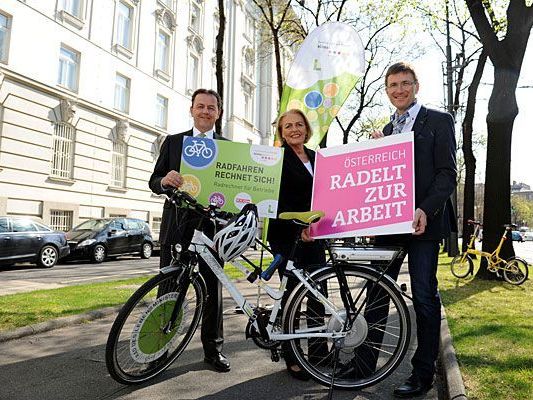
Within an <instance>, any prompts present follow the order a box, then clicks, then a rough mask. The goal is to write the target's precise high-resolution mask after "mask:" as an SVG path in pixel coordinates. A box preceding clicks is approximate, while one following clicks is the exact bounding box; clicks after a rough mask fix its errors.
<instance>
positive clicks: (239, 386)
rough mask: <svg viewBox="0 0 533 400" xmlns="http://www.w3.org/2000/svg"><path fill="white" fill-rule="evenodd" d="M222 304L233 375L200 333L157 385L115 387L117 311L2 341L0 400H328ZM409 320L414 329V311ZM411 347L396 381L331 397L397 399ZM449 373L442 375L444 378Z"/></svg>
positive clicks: (441, 387)
mask: <svg viewBox="0 0 533 400" xmlns="http://www.w3.org/2000/svg"><path fill="white" fill-rule="evenodd" d="M408 279H409V278H408V274H407V271H406V270H402V273H401V276H400V282H404V281H408ZM239 288H242V289H243V292H244V293H246V294H247V297H249V298H251V299H252V301H254V302H255V299H256V294H257V290H256V289H255V288H254V287H252V286H251V285H247V284H246V282H241V283H239ZM267 298H268V297H266V296H263V297H262V302H263V301H265V302H268V301H267ZM224 305H225V306H226V307H227V310H226V311H225V317H224V329H225V338H226V339H225V346H224V352H225V353H226V355H227V356H228V357H229V358H230V360H231V363H232V370H231V372H229V373H224V374H221V373H216V372H214V371H212V370H211V369H210V368H209V367H208V366H207V365H206V364H204V363H203V362H202V359H203V352H202V349H201V343H200V338H199V333H197V334H196V335H195V337H194V338H193V340H192V342H191V344H190V345H189V347H188V349H187V350H186V351H185V353H184V354H183V355H182V357H180V358H179V359H178V360H177V361H176V362H175V363H174V364H173V365H172V366H171V367H170V368H169V369H168V370H167V371H166V372H165V373H163V374H162V375H161V376H160V377H159V378H157V379H154V380H153V381H152V382H150V383H149V384H146V385H141V386H133V387H128V386H123V385H120V384H118V383H116V382H115V381H113V380H112V379H111V378H110V377H109V375H108V373H107V370H106V367H105V362H104V352H105V342H106V339H107V335H108V333H109V329H110V326H111V324H112V322H113V319H114V317H115V315H116V312H114V311H113V312H111V311H110V313H109V315H107V316H105V317H104V318H101V319H98V320H95V321H92V322H89V323H85V324H82V325H70V326H66V327H63V328H60V329H54V330H50V331H44V332H42V333H38V334H35V335H31V336H23V337H20V338H18V339H14V340H9V341H3V342H2V341H1V337H0V354H1V355H2V356H1V357H0V399H10V400H18V399H20V400H22V399H74V398H75V399H77V400H85V399H87V400H89V399H90V400H93V399H154V400H158V399H217V400H218V399H221V400H225V399H228V400H230V399H232V400H233V399H257V400H262V399H264V400H267V399H268V400H274V399H280V400H281V399H302V400H314V399H326V398H327V388H325V387H323V386H320V385H318V384H316V383H314V382H313V381H308V382H301V381H297V380H294V379H292V378H290V377H289V376H288V374H287V373H286V372H285V370H284V364H283V362H280V363H273V362H271V361H270V353H269V352H267V351H265V350H261V349H259V348H257V347H256V346H255V345H254V344H253V342H252V341H251V340H246V339H245V337H244V327H245V325H246V318H244V317H243V316H242V315H240V314H236V313H235V312H234V309H233V301H232V300H231V299H230V298H229V297H228V296H227V294H226V297H225V302H224ZM409 305H410V308H411V309H412V305H411V304H410V303H409ZM411 314H412V320H413V323H414V320H415V319H414V315H413V313H412V310H411ZM100 316H101V315H100ZM54 326H57V322H56V325H54ZM413 335H414V331H413ZM0 336H1V335H0ZM4 339H5V335H4ZM414 341H415V338H414V337H412V338H411V346H410V350H409V352H408V354H407V356H406V357H405V359H404V361H403V362H402V364H401V366H400V367H399V368H398V369H397V370H396V371H395V373H394V374H393V375H392V376H390V377H388V378H387V379H386V380H384V381H383V382H380V383H379V384H377V385H375V386H373V387H370V388H367V389H364V390H361V391H357V392H355V391H335V392H334V398H335V399H357V400H362V399H369V400H370V399H372V400H374V399H375V400H378V399H379V400H387V399H393V397H392V390H393V389H394V388H395V387H396V386H398V385H399V384H401V383H402V382H403V381H404V380H405V378H406V377H407V376H408V375H409V372H410V363H409V360H410V358H411V355H412V352H413V348H414ZM452 350H453V348H452ZM446 368H447V367H446V366H445V367H444V368H441V370H442V371H443V372H446ZM461 382H462V381H461ZM444 391H445V383H444V382H443V381H442V380H440V379H439V380H437V382H436V385H435V387H434V388H433V389H432V390H431V391H430V392H429V393H428V394H427V395H426V396H425V397H419V399H432V400H436V399H445V398H447V397H446V396H445V395H444V394H443V393H444Z"/></svg>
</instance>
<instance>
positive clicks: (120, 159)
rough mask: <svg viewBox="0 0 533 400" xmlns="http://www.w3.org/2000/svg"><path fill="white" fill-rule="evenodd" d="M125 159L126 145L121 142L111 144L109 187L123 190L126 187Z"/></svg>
mask: <svg viewBox="0 0 533 400" xmlns="http://www.w3.org/2000/svg"><path fill="white" fill-rule="evenodd" d="M126 157H127V145H126V143H125V142H124V141H122V140H117V141H115V142H113V150H112V152H111V183H110V184H111V186H112V187H116V188H124V187H125V186H126Z"/></svg>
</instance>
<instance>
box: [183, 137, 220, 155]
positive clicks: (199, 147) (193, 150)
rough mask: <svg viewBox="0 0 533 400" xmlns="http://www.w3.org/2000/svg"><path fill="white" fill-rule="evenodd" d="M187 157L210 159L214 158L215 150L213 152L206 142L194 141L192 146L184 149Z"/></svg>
mask: <svg viewBox="0 0 533 400" xmlns="http://www.w3.org/2000/svg"><path fill="white" fill-rule="evenodd" d="M184 152H185V155H186V156H189V157H192V156H195V157H202V158H205V159H210V158H211V157H212V156H213V150H211V149H210V148H209V147H207V145H206V144H205V142H204V141H199V140H193V141H192V144H190V145H189V146H186V147H185V149H184Z"/></svg>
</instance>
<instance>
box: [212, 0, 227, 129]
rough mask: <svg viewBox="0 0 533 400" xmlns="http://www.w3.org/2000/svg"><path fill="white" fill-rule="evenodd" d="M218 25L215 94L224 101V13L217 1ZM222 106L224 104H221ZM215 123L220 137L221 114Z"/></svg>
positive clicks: (219, 2)
mask: <svg viewBox="0 0 533 400" xmlns="http://www.w3.org/2000/svg"><path fill="white" fill-rule="evenodd" d="M218 13H219V25H218V32H217V37H216V39H217V48H216V52H215V56H216V65H215V76H216V78H217V92H218V94H219V95H220V98H221V99H222V100H224V32H225V30H226V14H225V12H224V0H218ZM222 104H224V103H222ZM220 111H221V114H220V118H219V119H218V120H217V121H216V123H215V130H216V132H217V133H219V134H220V135H222V113H223V110H220Z"/></svg>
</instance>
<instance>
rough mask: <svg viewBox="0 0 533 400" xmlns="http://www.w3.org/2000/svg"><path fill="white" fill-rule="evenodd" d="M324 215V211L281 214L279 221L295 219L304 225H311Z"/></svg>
mask: <svg viewBox="0 0 533 400" xmlns="http://www.w3.org/2000/svg"><path fill="white" fill-rule="evenodd" d="M324 215H325V214H324V211H303V212H282V213H281V214H280V215H279V219H295V220H297V221H300V222H303V223H305V224H312V223H313V222H318V221H319V220H320V218H322V217H323V216H324Z"/></svg>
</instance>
